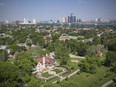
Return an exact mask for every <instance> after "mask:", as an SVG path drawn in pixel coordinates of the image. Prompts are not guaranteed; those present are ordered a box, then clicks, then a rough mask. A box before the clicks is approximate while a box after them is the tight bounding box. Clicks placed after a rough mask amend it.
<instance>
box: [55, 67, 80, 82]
mask: <svg viewBox="0 0 116 87" xmlns="http://www.w3.org/2000/svg"><path fill="white" fill-rule="evenodd" d="M79 71H80V69H77V70H76V71H74V72H73V73H71V74H69V75H68V76H65V77H62V76H60V81H62V80H64V79H66V78H67V77H68V78H70V77H71V76H73V75H75V74H76V73H77V72H79ZM55 83H57V81H54V82H53V84H55Z"/></svg>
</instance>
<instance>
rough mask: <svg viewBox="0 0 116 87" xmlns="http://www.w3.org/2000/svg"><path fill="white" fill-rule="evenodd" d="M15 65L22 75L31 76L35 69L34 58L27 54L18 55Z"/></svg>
mask: <svg viewBox="0 0 116 87" xmlns="http://www.w3.org/2000/svg"><path fill="white" fill-rule="evenodd" d="M15 64H16V65H17V66H18V68H19V69H20V70H21V72H22V74H24V75H25V74H31V71H32V69H33V68H34V64H35V62H34V58H33V57H32V56H31V55H30V54H28V53H25V52H22V53H19V54H17V55H16V62H15Z"/></svg>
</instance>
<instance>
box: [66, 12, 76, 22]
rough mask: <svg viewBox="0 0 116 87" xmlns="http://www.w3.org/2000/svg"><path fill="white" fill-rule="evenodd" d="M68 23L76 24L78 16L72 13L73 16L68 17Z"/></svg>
mask: <svg viewBox="0 0 116 87" xmlns="http://www.w3.org/2000/svg"><path fill="white" fill-rule="evenodd" d="M68 22H69V23H74V22H76V16H73V14H72V13H71V15H70V16H68Z"/></svg>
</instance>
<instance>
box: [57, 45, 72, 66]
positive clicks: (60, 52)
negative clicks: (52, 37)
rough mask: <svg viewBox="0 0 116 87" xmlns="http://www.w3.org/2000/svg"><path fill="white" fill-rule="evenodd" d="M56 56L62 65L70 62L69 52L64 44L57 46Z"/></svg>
mask: <svg viewBox="0 0 116 87" xmlns="http://www.w3.org/2000/svg"><path fill="white" fill-rule="evenodd" d="M55 55H56V58H58V59H60V60H61V62H60V64H61V65H66V64H68V63H69V62H70V59H69V51H68V49H67V48H66V47H65V46H63V45H62V44H59V45H58V46H57V48H56V51H55Z"/></svg>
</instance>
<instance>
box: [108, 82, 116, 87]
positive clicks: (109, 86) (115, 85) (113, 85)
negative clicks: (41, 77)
mask: <svg viewBox="0 0 116 87" xmlns="http://www.w3.org/2000/svg"><path fill="white" fill-rule="evenodd" d="M107 87H116V82H113V83H112V84H110V85H108V86H107Z"/></svg>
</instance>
